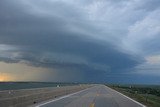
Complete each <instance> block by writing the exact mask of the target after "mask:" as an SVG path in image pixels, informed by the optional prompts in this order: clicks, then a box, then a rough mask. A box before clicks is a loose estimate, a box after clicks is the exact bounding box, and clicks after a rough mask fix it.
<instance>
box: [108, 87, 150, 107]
mask: <svg viewBox="0 0 160 107" xmlns="http://www.w3.org/2000/svg"><path fill="white" fill-rule="evenodd" d="M106 87H107V88H109V89H111V90H113V91H115V92H116V93H118V94H120V95H122V96H124V97H126V98H128V99H129V100H131V101H133V102H135V103H137V104H139V105H140V106H142V107H147V106H145V105H144V104H142V103H140V102H138V101H136V100H134V99H132V98H130V97H128V96H126V95H124V94H122V93H120V92H118V91H116V90H114V89H112V88H110V87H108V86H106Z"/></svg>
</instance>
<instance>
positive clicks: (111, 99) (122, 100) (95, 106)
mask: <svg viewBox="0 0 160 107" xmlns="http://www.w3.org/2000/svg"><path fill="white" fill-rule="evenodd" d="M36 107H145V106H144V105H142V104H140V103H138V102H136V101H134V100H132V99H130V98H128V97H126V96H124V95H123V94H121V93H119V92H117V91H115V90H113V89H110V88H109V87H106V86H104V85H97V86H94V87H92V88H89V89H86V90H83V91H80V92H77V93H74V94H70V95H67V96H64V97H60V98H58V99H55V100H52V101H49V102H46V103H42V104H39V105H38V106H36Z"/></svg>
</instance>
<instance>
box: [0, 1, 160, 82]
mask: <svg viewBox="0 0 160 107" xmlns="http://www.w3.org/2000/svg"><path fill="white" fill-rule="evenodd" d="M159 13H160V1H159V0H76V1H74V0H0V81H47V82H48V81H50V82H97V83H104V82H105V83H128V84H129V83H135V84H160V20H159V19H160V14H159Z"/></svg>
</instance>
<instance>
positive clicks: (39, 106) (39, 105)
mask: <svg viewBox="0 0 160 107" xmlns="http://www.w3.org/2000/svg"><path fill="white" fill-rule="evenodd" d="M90 88H92V87H90ZM90 88H87V89H83V90H81V91H78V92H75V93H72V94H68V95H64V96H62V97H59V98H56V99H52V100H50V101H47V102H44V103H42V104H38V105H36V106H35V107H41V106H43V105H46V104H49V103H52V102H55V101H58V100H61V99H64V98H67V97H70V96H72V95H75V94H78V93H81V92H83V91H86V90H88V89H90Z"/></svg>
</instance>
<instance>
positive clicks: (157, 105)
mask: <svg viewBox="0 0 160 107" xmlns="http://www.w3.org/2000/svg"><path fill="white" fill-rule="evenodd" d="M109 87H111V88H113V89H115V90H117V91H119V92H121V93H123V94H125V95H127V96H129V97H131V98H132V99H134V100H136V101H138V102H140V103H142V104H144V105H146V106H147V107H160V87H159V86H140V85H138V86H137V85H132V86H131V85H122V86H120V85H109Z"/></svg>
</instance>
